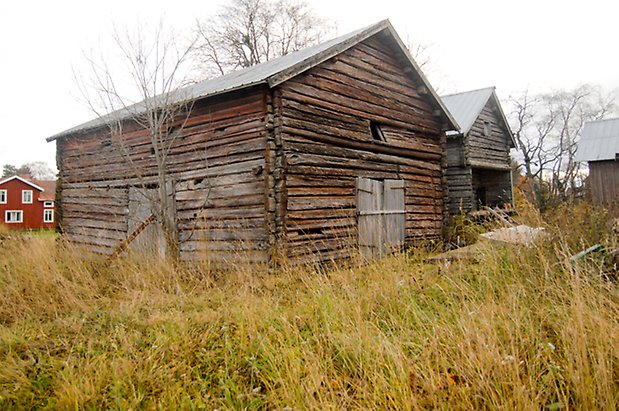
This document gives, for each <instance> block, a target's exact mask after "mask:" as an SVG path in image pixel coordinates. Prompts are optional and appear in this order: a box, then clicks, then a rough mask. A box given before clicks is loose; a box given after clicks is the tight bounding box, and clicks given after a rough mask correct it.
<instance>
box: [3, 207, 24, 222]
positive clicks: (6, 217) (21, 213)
mask: <svg viewBox="0 0 619 411" xmlns="http://www.w3.org/2000/svg"><path fill="white" fill-rule="evenodd" d="M10 213H19V214H18V215H19V220H14V221H9V218H8V217H9V214H10ZM4 222H5V223H7V224H19V223H23V222H24V211H23V210H6V211H5V212H4Z"/></svg>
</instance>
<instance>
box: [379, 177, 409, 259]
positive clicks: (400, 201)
mask: <svg viewBox="0 0 619 411" xmlns="http://www.w3.org/2000/svg"><path fill="white" fill-rule="evenodd" d="M383 192H384V195H383V197H384V204H383V209H384V211H385V214H384V215H383V233H384V234H383V242H384V244H385V245H386V246H388V247H390V248H401V247H402V246H403V245H404V237H405V233H406V230H405V225H406V211H405V204H404V198H405V195H404V180H385V182H384V191H383Z"/></svg>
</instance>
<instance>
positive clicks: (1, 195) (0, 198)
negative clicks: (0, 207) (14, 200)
mask: <svg viewBox="0 0 619 411" xmlns="http://www.w3.org/2000/svg"><path fill="white" fill-rule="evenodd" d="M8 199H9V192H8V191H7V190H0V204H6V202H7V200H8Z"/></svg>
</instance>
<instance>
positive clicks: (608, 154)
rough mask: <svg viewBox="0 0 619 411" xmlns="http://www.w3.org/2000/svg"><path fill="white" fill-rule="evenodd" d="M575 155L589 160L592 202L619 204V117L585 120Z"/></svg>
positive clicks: (609, 204) (578, 159) (604, 204)
mask: <svg viewBox="0 0 619 411" xmlns="http://www.w3.org/2000/svg"><path fill="white" fill-rule="evenodd" d="M575 159H576V161H579V162H585V161H586V162H588V164H589V177H588V178H587V180H586V186H587V191H588V193H589V195H590V196H591V200H592V201H593V203H595V204H598V205H603V206H608V207H617V208H619V118H613V119H608V120H599V121H590V122H587V123H585V125H584V127H583V130H582V137H581V139H580V142H579V143H578V149H577V151H576V156H575Z"/></svg>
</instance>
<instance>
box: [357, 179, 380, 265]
mask: <svg viewBox="0 0 619 411" xmlns="http://www.w3.org/2000/svg"><path fill="white" fill-rule="evenodd" d="M381 197H382V187H381V183H380V182H379V181H375V180H370V179H368V178H363V177H358V178H357V215H358V234H357V239H358V245H359V250H360V252H361V254H362V255H363V256H364V257H365V258H368V259H371V258H374V257H376V256H377V255H380V247H381V243H382V239H381V224H380V215H379V214H366V213H368V212H377V211H379V210H380V209H381V208H382V199H381Z"/></svg>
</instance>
